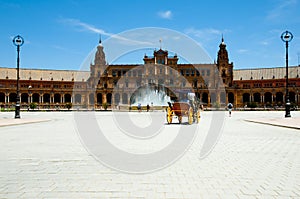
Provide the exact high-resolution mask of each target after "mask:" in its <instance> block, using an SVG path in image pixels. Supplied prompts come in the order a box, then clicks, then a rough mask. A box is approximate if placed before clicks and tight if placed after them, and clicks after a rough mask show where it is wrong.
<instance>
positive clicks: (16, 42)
mask: <svg viewBox="0 0 300 199" xmlns="http://www.w3.org/2000/svg"><path fill="white" fill-rule="evenodd" d="M13 43H14V45H15V46H17V99H16V108H15V119H19V118H21V117H20V88H19V79H20V75H19V65H20V46H22V45H23V44H24V39H23V38H22V37H21V36H20V35H17V36H15V37H14V39H13Z"/></svg>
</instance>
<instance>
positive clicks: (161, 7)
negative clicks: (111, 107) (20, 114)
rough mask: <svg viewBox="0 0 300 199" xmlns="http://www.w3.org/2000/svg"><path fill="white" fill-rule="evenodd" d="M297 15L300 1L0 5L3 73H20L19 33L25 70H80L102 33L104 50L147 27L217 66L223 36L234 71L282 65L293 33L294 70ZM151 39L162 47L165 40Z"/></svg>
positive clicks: (74, 0)
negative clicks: (286, 36)
mask: <svg viewBox="0 0 300 199" xmlns="http://www.w3.org/2000/svg"><path fill="white" fill-rule="evenodd" d="M299 10H300V0H261V1H258V0H257V1H240V0H228V1H217V0H210V1H202V0H187V1H167V0H159V1H156V0H152V1H148V0H145V1H138V0H134V1H129V0H128V1H116V0H112V1H108V0H107V1H101V0H97V1H96V0H94V1H93V0H85V1H81V0H60V1H59V0H52V1H50V0H49V1H47V0H44V1H38V0H26V1H21V0H20V1H16V0H15V1H14V0H10V1H8V0H7V1H5V0H0V16H1V17H0V25H1V28H0V66H2V67H15V65H16V47H15V46H14V45H13V44H12V38H13V37H14V36H15V35H18V34H20V35H21V36H23V37H24V39H25V43H24V45H23V46H22V47H21V67H23V68H42V69H75V70H77V69H79V68H80V66H81V64H82V62H83V61H84V60H85V58H86V57H87V56H88V54H89V53H90V52H91V51H92V50H93V49H94V48H95V47H96V45H97V43H98V40H99V34H100V33H101V35H102V40H103V41H104V42H103V45H104V48H105V47H106V46H105V41H107V39H108V38H110V37H111V36H113V35H114V34H119V33H122V32H124V31H128V30H132V29H136V28H144V27H158V28H166V29H170V30H174V31H178V32H180V33H181V34H185V35H186V36H188V37H190V38H191V39H193V40H194V41H195V42H197V43H198V44H199V45H201V46H202V48H203V49H204V50H205V51H206V52H207V53H208V55H209V56H210V57H211V59H212V60H214V59H216V56H217V51H218V46H219V44H220V41H221V36H222V34H223V35H224V39H225V43H226V44H227V49H228V51H229V59H230V61H232V62H233V63H234V67H235V68H236V69H242V68H258V67H273V66H284V65H285V60H284V59H285V45H284V43H283V42H282V41H281V39H280V35H281V33H282V32H283V31H285V30H289V31H291V32H292V33H293V35H294V39H293V40H292V42H291V43H290V48H289V54H290V56H289V57H290V65H298V63H299V59H300V58H299V57H300V14H299ZM162 37H163V35H162ZM152 39H153V41H152V42H153V43H154V44H155V45H157V48H159V46H160V44H159V39H160V37H159V36H157V38H152ZM162 47H163V48H164V49H168V43H164V41H162ZM105 50H107V49H105ZM145 53H148V54H150V53H151V52H150V51H146V52H144V51H143V50H140V51H139V52H135V53H133V54H131V56H127V57H126V56H124V57H123V58H122V59H120V60H117V61H114V62H113V63H118V62H120V63H128V64H130V63H142V61H143V60H142V58H143V56H144V54H145ZM108 61H109V62H110V61H111V60H108Z"/></svg>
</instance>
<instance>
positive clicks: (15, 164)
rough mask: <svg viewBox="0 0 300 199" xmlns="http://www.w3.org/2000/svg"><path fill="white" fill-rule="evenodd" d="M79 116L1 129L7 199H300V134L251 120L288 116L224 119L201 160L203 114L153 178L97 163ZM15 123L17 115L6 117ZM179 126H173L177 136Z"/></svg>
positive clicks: (1, 173)
mask: <svg viewBox="0 0 300 199" xmlns="http://www.w3.org/2000/svg"><path fill="white" fill-rule="evenodd" d="M72 114H73V113H71V112H65V113H63V112H61V113H59V112H49V113H48V112H44V113H39V112H34V113H30V112H29V113H25V112H24V113H22V118H24V119H26V118H44V119H51V120H50V121H48V122H42V123H34V124H24V125H16V126H4V127H0V198H130V199H131V198H149V199H154V198H170V199H171V198H192V199H194V198H300V158H299V157H300V131H299V130H297V129H291V128H283V127H278V126H270V125H264V124H257V123H252V122H247V121H245V119H254V118H280V117H284V112H263V111H262V112H233V114H232V117H228V116H227V113H225V123H224V128H223V133H222V135H221V137H220V139H219V141H218V142H217V144H216V146H215V148H214V149H213V151H212V152H211V153H210V154H209V155H208V156H207V157H206V158H204V159H200V158H199V154H200V149H201V146H202V144H203V140H204V138H205V137H206V133H207V132H208V129H209V124H210V120H211V116H212V113H211V112H204V113H203V114H202V118H201V122H200V124H199V132H198V134H197V138H196V139H195V140H194V142H193V144H192V146H191V147H190V148H189V149H188V150H187V152H186V153H185V155H184V156H183V157H182V158H181V159H179V160H178V161H176V162H175V163H174V164H172V165H171V166H169V167H167V168H165V169H161V170H159V171H155V172H151V173H147V174H128V173H122V172H118V171H115V170H112V169H110V168H108V167H106V166H104V165H102V164H101V163H100V162H98V161H97V160H95V159H94V158H93V156H91V155H90V154H89V153H88V152H87V151H86V150H85V148H84V147H83V146H82V144H81V142H80V139H79V137H78V134H77V132H76V126H75V125H74V118H73V116H72ZM130 114H131V116H132V117H133V118H134V117H135V116H137V117H139V118H142V117H140V116H142V115H145V114H147V113H130ZM138 114H140V115H138ZM96 115H97V118H99V119H102V118H107V117H111V113H108V112H106V113H103V112H97V113H96ZM9 117H13V113H0V118H9ZM292 117H300V112H292ZM107 125H111V124H107ZM194 125H196V124H194ZM179 127H180V125H176V124H174V125H168V126H167V128H169V129H171V130H170V131H169V133H170V136H172V135H171V134H172V132H173V131H174V130H176V128H179ZM120 142H121V141H120Z"/></svg>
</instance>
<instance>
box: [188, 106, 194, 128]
mask: <svg viewBox="0 0 300 199" xmlns="http://www.w3.org/2000/svg"><path fill="white" fill-rule="evenodd" d="M193 119H194V118H193V109H192V107H190V109H189V112H188V122H189V124H193Z"/></svg>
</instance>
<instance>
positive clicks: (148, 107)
mask: <svg viewBox="0 0 300 199" xmlns="http://www.w3.org/2000/svg"><path fill="white" fill-rule="evenodd" d="M149 110H150V106H149V104H147V112H149Z"/></svg>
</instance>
